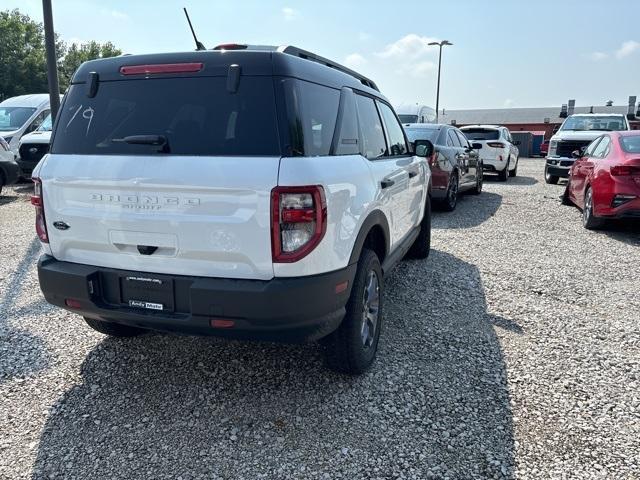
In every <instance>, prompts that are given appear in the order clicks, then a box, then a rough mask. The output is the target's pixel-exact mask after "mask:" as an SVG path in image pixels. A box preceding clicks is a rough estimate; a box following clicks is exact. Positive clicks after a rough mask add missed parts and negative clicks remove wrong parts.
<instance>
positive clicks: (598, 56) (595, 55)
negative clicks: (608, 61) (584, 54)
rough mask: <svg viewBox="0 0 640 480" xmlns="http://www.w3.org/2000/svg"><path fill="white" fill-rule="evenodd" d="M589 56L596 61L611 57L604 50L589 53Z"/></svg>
mask: <svg viewBox="0 0 640 480" xmlns="http://www.w3.org/2000/svg"><path fill="white" fill-rule="evenodd" d="M588 57H589V58H590V59H591V60H593V61H594V62H599V61H601V60H604V59H605V58H609V55H608V54H606V53H604V52H592V53H590V54H589V55H588Z"/></svg>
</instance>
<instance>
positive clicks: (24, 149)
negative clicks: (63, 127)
mask: <svg viewBox="0 0 640 480" xmlns="http://www.w3.org/2000/svg"><path fill="white" fill-rule="evenodd" d="M52 128H53V125H52V121H51V114H49V115H47V118H45V119H44V122H42V124H41V125H40V126H39V127H38V128H37V129H36V131H35V132H31V133H28V134H26V135H24V136H23V137H22V138H21V139H20V144H19V146H18V165H20V175H21V176H22V177H27V178H28V177H30V176H31V172H32V171H33V169H34V168H35V166H36V165H37V164H38V162H39V161H40V159H41V158H42V157H43V156H44V155H45V154H46V153H47V152H48V151H49V141H50V140H51V130H52Z"/></svg>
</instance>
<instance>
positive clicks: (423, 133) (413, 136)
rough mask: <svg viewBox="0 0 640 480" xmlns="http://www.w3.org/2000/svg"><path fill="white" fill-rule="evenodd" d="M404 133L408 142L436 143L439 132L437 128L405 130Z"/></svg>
mask: <svg viewBox="0 0 640 480" xmlns="http://www.w3.org/2000/svg"><path fill="white" fill-rule="evenodd" d="M405 132H406V133H407V138H408V139H409V141H410V142H415V141H416V140H429V141H430V142H431V143H436V139H437V138H438V133H440V130H439V129H437V128H407V129H406V130H405Z"/></svg>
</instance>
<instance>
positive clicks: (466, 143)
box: [455, 130, 469, 148]
mask: <svg viewBox="0 0 640 480" xmlns="http://www.w3.org/2000/svg"><path fill="white" fill-rule="evenodd" d="M455 132H456V135H457V136H458V140H459V141H460V145H462V146H463V147H465V148H467V147H468V146H469V140H467V137H465V136H464V135H463V134H462V132H460V131H458V130H455Z"/></svg>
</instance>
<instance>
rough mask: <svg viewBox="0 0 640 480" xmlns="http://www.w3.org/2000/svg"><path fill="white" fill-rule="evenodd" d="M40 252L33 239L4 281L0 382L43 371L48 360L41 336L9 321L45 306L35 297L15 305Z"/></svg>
mask: <svg viewBox="0 0 640 480" xmlns="http://www.w3.org/2000/svg"><path fill="white" fill-rule="evenodd" d="M39 251H40V243H39V241H38V239H37V238H34V239H33V240H32V241H31V243H30V244H29V247H28V248H27V251H26V253H25V254H24V257H23V258H22V260H21V261H20V263H19V264H18V265H17V267H16V270H15V272H13V274H11V275H10V277H9V280H8V281H7V283H6V285H7V288H6V290H5V291H4V292H3V293H2V296H1V297H0V358H1V359H2V365H3V368H2V369H1V370H0V383H2V382H5V381H7V380H9V379H11V378H14V377H22V376H25V375H29V374H31V373H34V372H37V371H39V370H42V369H43V368H44V367H45V366H46V365H47V363H48V362H49V355H48V354H47V353H46V347H45V345H44V343H43V341H42V339H40V338H39V337H36V336H34V335H32V334H31V333H29V332H27V331H25V330H22V329H18V328H15V327H14V326H13V325H12V324H11V319H12V318H19V317H22V316H28V315H31V314H33V313H34V312H38V311H42V308H43V307H45V306H46V305H47V304H46V303H45V302H44V300H38V301H36V302H33V303H31V304H28V305H25V306H22V307H20V308H16V307H15V303H16V301H17V300H18V298H19V296H20V295H21V294H22V293H23V291H24V288H25V280H26V279H27V277H28V276H29V270H30V268H31V266H32V265H33V263H35V261H36V258H37V256H38V252H39ZM45 308H46V307H45Z"/></svg>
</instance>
